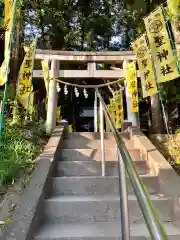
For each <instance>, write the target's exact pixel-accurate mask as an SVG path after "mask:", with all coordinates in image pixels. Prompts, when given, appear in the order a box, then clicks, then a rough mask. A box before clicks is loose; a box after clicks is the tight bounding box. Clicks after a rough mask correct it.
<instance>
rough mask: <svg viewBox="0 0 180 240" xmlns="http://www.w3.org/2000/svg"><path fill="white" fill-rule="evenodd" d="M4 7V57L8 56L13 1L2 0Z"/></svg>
mask: <svg viewBox="0 0 180 240" xmlns="http://www.w3.org/2000/svg"><path fill="white" fill-rule="evenodd" d="M4 8H5V11H4V12H5V18H4V20H5V25H6V32H5V52H4V57H5V59H6V58H7V56H8V51H9V43H10V37H11V30H12V24H13V15H14V12H13V9H14V1H13V0H4Z"/></svg>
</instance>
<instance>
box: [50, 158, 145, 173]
mask: <svg viewBox="0 0 180 240" xmlns="http://www.w3.org/2000/svg"><path fill="white" fill-rule="evenodd" d="M105 166H106V176H118V162H117V161H106V164H105ZM134 166H135V168H136V170H137V171H138V173H139V174H142V175H145V174H147V173H148V168H147V165H146V161H142V160H140V161H136V162H134ZM101 174H102V168H101V162H100V161H64V162H60V161H59V162H57V163H56V169H55V172H54V177H76V176H101Z"/></svg>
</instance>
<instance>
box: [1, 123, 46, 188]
mask: <svg viewBox="0 0 180 240" xmlns="http://www.w3.org/2000/svg"><path fill="white" fill-rule="evenodd" d="M45 137H46V136H45V133H44V129H43V127H42V124H37V125H31V126H27V127H26V128H23V129H22V128H18V127H15V126H11V125H10V124H9V123H7V124H6V126H5V131H4V135H3V137H2V138H1V139H0V189H1V188H2V187H3V186H5V185H7V184H9V183H11V182H12V181H13V180H15V179H17V178H18V177H19V174H20V172H21V171H22V170H23V171H26V170H27V169H29V168H33V167H34V164H35V161H34V159H35V156H36V154H37V153H38V152H39V150H40V147H41V146H42V144H43V143H44V140H45Z"/></svg>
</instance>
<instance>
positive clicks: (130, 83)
mask: <svg viewBox="0 0 180 240" xmlns="http://www.w3.org/2000/svg"><path fill="white" fill-rule="evenodd" d="M125 75H126V82H127V87H128V92H129V93H131V95H132V102H131V112H138V109H139V108H138V91H137V76H136V63H135V62H131V63H127V65H126V68H125Z"/></svg>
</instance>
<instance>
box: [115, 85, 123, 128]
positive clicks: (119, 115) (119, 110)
mask: <svg viewBox="0 0 180 240" xmlns="http://www.w3.org/2000/svg"><path fill="white" fill-rule="evenodd" d="M115 102H116V128H117V129H119V128H121V125H122V122H123V120H124V111H123V96H122V89H120V90H119V91H118V92H117V93H116V94H115Z"/></svg>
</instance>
